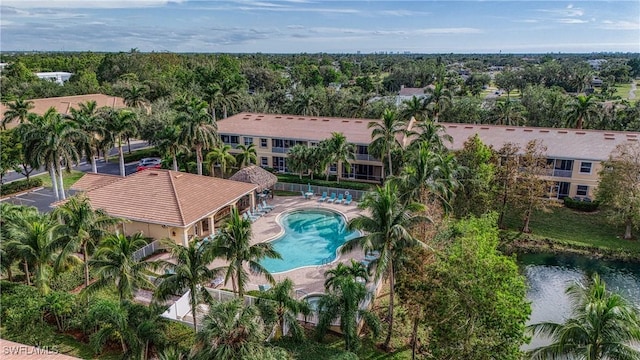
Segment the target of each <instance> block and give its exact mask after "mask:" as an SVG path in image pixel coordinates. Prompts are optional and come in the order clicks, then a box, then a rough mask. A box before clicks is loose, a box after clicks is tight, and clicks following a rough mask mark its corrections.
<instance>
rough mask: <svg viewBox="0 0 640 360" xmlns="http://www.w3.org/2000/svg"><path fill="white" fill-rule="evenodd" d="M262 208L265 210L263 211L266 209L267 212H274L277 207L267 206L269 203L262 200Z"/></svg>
mask: <svg viewBox="0 0 640 360" xmlns="http://www.w3.org/2000/svg"><path fill="white" fill-rule="evenodd" d="M262 208H263V209H265V210H273V209H275V208H276V207H275V206H273V205H267V202H266V201H264V200H262Z"/></svg>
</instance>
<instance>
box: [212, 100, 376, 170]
mask: <svg viewBox="0 0 640 360" xmlns="http://www.w3.org/2000/svg"><path fill="white" fill-rule="evenodd" d="M378 121H379V120H371V119H349V118H332V117H318V116H298V115H278V114H253V113H240V114H237V115H234V116H231V117H229V118H227V119H224V120H219V121H218V132H219V134H220V136H221V138H222V141H223V142H224V143H225V144H228V145H231V147H233V148H235V147H237V146H238V145H240V144H244V145H249V144H254V145H255V147H256V152H257V155H258V165H260V166H262V167H270V168H273V169H276V170H277V171H280V172H289V169H288V167H287V152H289V149H290V148H291V147H293V146H294V145H298V144H302V145H305V146H315V145H317V144H318V143H319V142H320V141H322V140H325V139H328V138H330V137H331V133H332V132H340V133H343V134H344V135H345V137H346V138H347V141H349V142H350V143H353V144H355V145H356V160H355V161H353V163H352V164H351V169H350V170H351V171H347V169H346V168H342V169H338V168H337V166H336V165H335V164H334V165H332V167H331V168H330V172H331V173H332V174H335V175H337V176H339V177H340V178H341V179H351V180H359V181H367V182H380V179H381V178H382V163H381V162H380V160H378V159H376V158H375V157H373V156H371V155H369V151H368V150H369V143H370V142H371V130H370V129H369V128H368V125H369V123H370V122H378Z"/></svg>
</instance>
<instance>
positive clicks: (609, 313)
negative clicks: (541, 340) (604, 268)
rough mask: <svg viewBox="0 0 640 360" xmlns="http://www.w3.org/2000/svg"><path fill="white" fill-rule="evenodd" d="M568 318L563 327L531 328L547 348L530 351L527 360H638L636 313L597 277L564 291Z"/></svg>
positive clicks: (638, 317)
mask: <svg viewBox="0 0 640 360" xmlns="http://www.w3.org/2000/svg"><path fill="white" fill-rule="evenodd" d="M566 293H567V295H569V298H570V299H571V302H572V316H571V317H570V318H569V319H567V320H566V321H565V322H564V324H559V323H553V322H543V323H538V324H533V325H531V326H530V327H529V330H531V331H532V332H533V334H534V335H543V336H547V337H549V338H551V340H552V341H553V342H552V343H551V344H549V345H546V346H542V347H539V348H536V349H533V350H531V351H530V355H531V359H549V358H551V359H558V358H562V359H589V360H599V359H640V351H639V350H638V348H637V347H635V348H634V345H637V344H638V343H639V342H640V311H639V310H638V309H637V308H635V307H634V306H633V305H631V304H630V303H629V302H628V301H626V300H625V299H624V298H622V297H621V296H620V295H618V294H613V293H611V292H609V291H608V290H607V289H606V284H605V283H604V281H602V280H601V279H600V276H598V274H594V275H593V277H592V279H591V281H590V282H589V283H588V284H584V283H580V282H577V283H574V284H572V285H570V286H569V287H568V288H567V290H566Z"/></svg>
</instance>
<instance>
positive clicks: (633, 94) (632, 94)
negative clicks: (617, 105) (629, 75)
mask: <svg viewBox="0 0 640 360" xmlns="http://www.w3.org/2000/svg"><path fill="white" fill-rule="evenodd" d="M636 89H637V85H636V81H635V80H633V81H632V82H631V90H629V100H633V99H635V98H636Z"/></svg>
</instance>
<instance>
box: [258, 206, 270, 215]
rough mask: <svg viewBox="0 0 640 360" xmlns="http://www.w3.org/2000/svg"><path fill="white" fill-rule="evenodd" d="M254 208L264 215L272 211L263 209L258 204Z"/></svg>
mask: <svg viewBox="0 0 640 360" xmlns="http://www.w3.org/2000/svg"><path fill="white" fill-rule="evenodd" d="M256 208H257V209H258V211H259V212H261V213H264V214H266V213H268V212H269V211H271V210H272V209H265V208H264V206H262V205H260V204H258V206H257V207H256Z"/></svg>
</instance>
